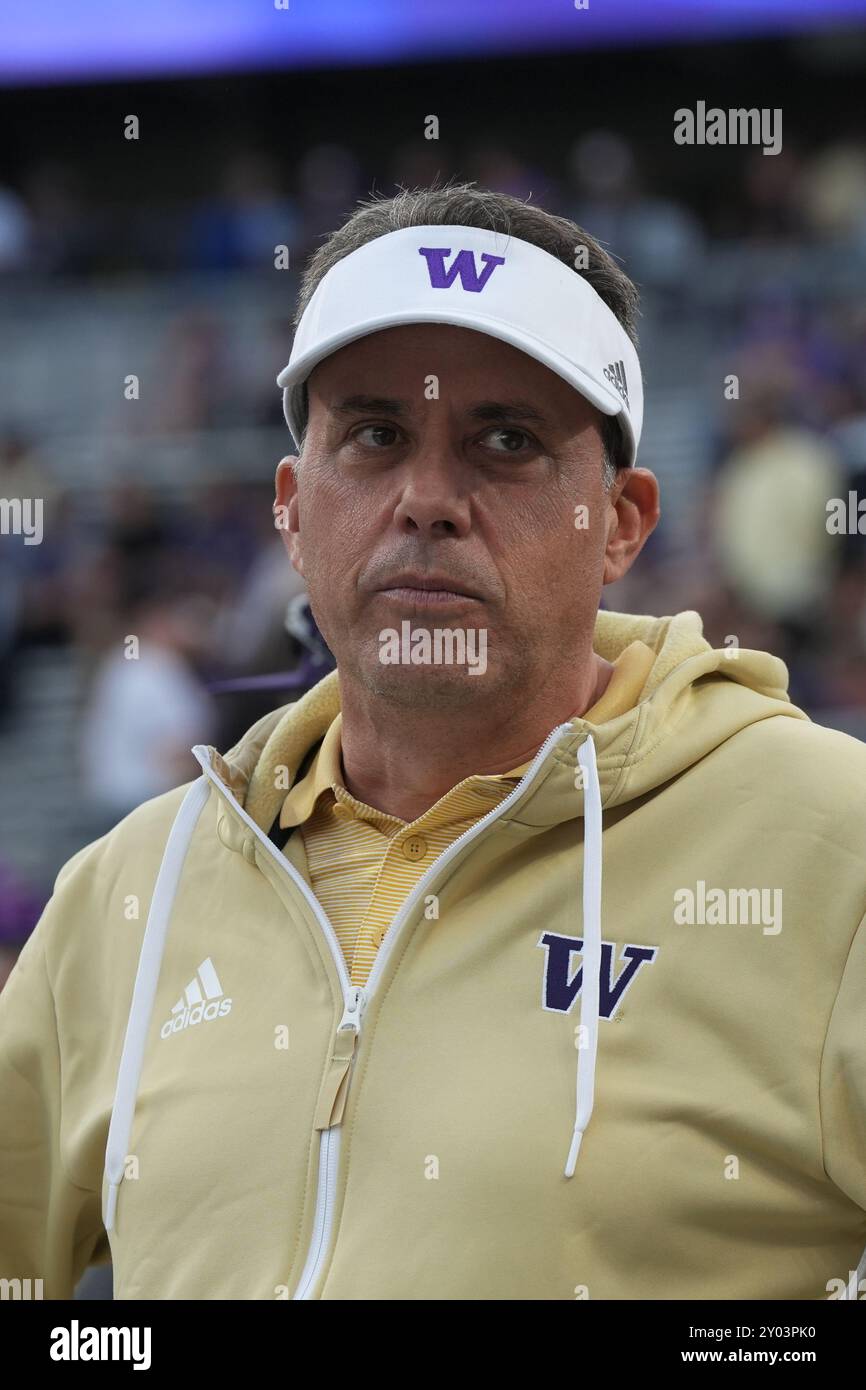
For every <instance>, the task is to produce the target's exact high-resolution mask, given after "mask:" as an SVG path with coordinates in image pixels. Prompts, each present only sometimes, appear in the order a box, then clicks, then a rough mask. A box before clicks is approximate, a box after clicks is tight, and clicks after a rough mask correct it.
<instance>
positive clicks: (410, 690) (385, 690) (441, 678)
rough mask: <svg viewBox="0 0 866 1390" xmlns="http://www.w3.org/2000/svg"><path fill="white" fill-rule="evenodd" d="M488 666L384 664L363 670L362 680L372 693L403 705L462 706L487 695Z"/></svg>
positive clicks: (425, 706)
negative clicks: (475, 669) (476, 668)
mask: <svg viewBox="0 0 866 1390" xmlns="http://www.w3.org/2000/svg"><path fill="white" fill-rule="evenodd" d="M490 675H491V672H490V671H489V669H487V670H485V671H484V672H483V673H481V672H480V671H479V673H478V674H476V675H473V674H472V668H471V667H468V668H467V667H466V666H461V667H455V666H452V667H448V666H403V665H394V666H386V665H381V664H379V663H377V664H376V666H375V667H373V668H370V667H365V668H364V670H363V679H364V684H365V685H366V686H367V688H368V690H370V691H372V692H373V694H374V695H378V696H380V698H381V699H383V700H386V701H388V703H389V704H392V705H398V706H400V707H401V708H403V709H461V708H464V709H465V708H466V706H467V705H469V704H472V703H474V702H475V701H477V700H478V699H480V698H484V699H485V700H489V698H490V684H491V683H490Z"/></svg>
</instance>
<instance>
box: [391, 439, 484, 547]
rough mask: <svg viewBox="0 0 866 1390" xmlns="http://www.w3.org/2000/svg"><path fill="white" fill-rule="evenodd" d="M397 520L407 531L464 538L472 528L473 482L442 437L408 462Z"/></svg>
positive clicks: (428, 441) (464, 466) (448, 442)
mask: <svg viewBox="0 0 866 1390" xmlns="http://www.w3.org/2000/svg"><path fill="white" fill-rule="evenodd" d="M394 519H395V521H396V522H397V524H398V526H399V527H400V528H401V529H402V530H405V531H422V532H426V533H427V534H428V535H448V536H459V535H464V534H465V533H466V532H467V531H468V529H469V525H470V495H469V479H468V474H467V471H466V465H465V463H464V462H463V460H462V459H461V458H460V457H459V455H458V454H457V452H456V451H455V449H454V446H453V444H452V443H451V442H450V441H449V440H447V439H445V438H443V437H442V435H441V434H438V432H437V436H436V437H431V438H429V439H427V440H425V441H424V442H422V444H421V445H420V446H419V448H418V449H417V450H416V451H415V452H414V453H413V455H412V457H411V458H410V459H407V460H406V461H405V463H404V471H403V474H402V490H401V494H400V499H399V501H398V503H397V506H396V509H395V513H394Z"/></svg>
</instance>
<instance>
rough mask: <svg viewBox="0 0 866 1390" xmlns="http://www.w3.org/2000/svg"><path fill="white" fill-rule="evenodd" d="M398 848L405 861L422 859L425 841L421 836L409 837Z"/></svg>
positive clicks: (425, 851)
mask: <svg viewBox="0 0 866 1390" xmlns="http://www.w3.org/2000/svg"><path fill="white" fill-rule="evenodd" d="M400 848H401V849H402V851H403V854H404V856H405V858H406V859H423V858H424V855H425V854H426V853H427V841H426V840H425V839H424V837H423V835H410V836H409V838H408V840H404V841H403V844H402V845H401V847H400Z"/></svg>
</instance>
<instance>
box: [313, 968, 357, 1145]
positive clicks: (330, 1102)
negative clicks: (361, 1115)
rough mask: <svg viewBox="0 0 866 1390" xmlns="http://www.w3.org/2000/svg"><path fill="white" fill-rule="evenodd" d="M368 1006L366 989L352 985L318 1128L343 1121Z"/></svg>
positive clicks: (321, 1094)
mask: <svg viewBox="0 0 866 1390" xmlns="http://www.w3.org/2000/svg"><path fill="white" fill-rule="evenodd" d="M366 1003H367V995H366V993H365V991H364V990H363V988H362V987H361V986H360V985H352V987H351V988H350V990H349V992H348V994H347V995H346V1000H345V1005H344V1008H343V1017H342V1018H341V1019H340V1022H339V1023H338V1024H337V1033H336V1037H335V1038H334V1042H333V1045H332V1047H331V1059H330V1064H329V1066H328V1070H327V1072H326V1073H325V1079H324V1081H323V1082H322V1089H321V1091H320V1092H319V1099H318V1102H317V1104H316V1118H315V1120H314V1127H315V1128H316V1129H330V1128H331V1126H332V1125H338V1124H340V1123H341V1122H342V1119H343V1111H344V1109H345V1107H346V1092H347V1091H348V1089H349V1074H350V1072H351V1069H352V1062H353V1060H354V1056H355V1045H356V1043H357V1041H358V1034H359V1033H360V1031H361V1016H362V1014H363V1012H364V1008H365V1006H366Z"/></svg>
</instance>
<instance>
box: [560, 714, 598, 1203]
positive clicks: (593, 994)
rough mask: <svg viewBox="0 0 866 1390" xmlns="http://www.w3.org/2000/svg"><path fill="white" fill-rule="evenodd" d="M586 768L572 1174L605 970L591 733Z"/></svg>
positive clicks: (591, 1083) (590, 1096)
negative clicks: (600, 980) (602, 957)
mask: <svg viewBox="0 0 866 1390" xmlns="http://www.w3.org/2000/svg"><path fill="white" fill-rule="evenodd" d="M577 761H578V763H579V764H580V766H581V767H582V768H583V771H584V783H585V785H584V789H583V952H582V955H583V967H582V968H583V977H582V981H581V989H580V1037H579V1041H580V1046H579V1048H578V1053H577V1086H576V1091H577V1100H576V1114H575V1119H574V1132H573V1134H572V1136H571V1148H570V1149H569V1151H568V1158H567V1160H566V1163H565V1176H566V1177H567V1178H570V1177H572V1176H573V1174H574V1169H575V1165H576V1163H577V1156H578V1154H579V1153H580V1143H581V1140H582V1139H583V1135H584V1131H585V1130H586V1127H587V1125H588V1124H589V1117H590V1115H591V1114H592V1105H593V1100H594V1097H595V1058H596V1053H597V1051H598V994H599V975H600V972H601V788H600V786H599V783H598V769H597V767H596V761H595V744H594V743H593V741H592V737H591V736H588V737H587V738H586V740H585V741H584V742H583V743H582V744H581V745H580V748H579V749H578V751H577Z"/></svg>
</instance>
